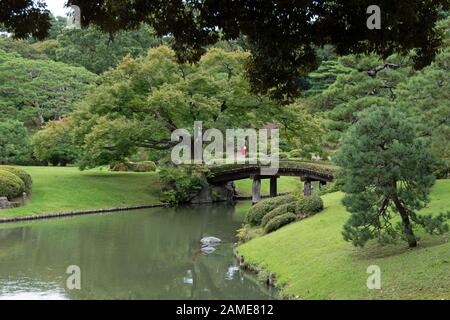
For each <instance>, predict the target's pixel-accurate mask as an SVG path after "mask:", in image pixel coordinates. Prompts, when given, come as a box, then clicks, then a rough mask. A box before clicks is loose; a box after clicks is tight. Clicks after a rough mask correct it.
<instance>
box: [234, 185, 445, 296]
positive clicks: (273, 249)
mask: <svg viewBox="0 0 450 320" xmlns="http://www.w3.org/2000/svg"><path fill="white" fill-rule="evenodd" d="M449 195H450V180H441V181H438V182H437V183H436V186H435V187H434V189H433V193H432V197H431V200H432V201H431V203H430V205H429V207H428V208H427V209H425V210H424V212H440V211H448V210H450V196H449ZM323 199H324V202H325V206H326V209H325V211H323V212H322V213H320V214H318V215H316V216H314V217H312V218H308V219H306V220H304V221H300V222H297V223H294V224H291V225H289V226H286V227H284V228H282V229H280V230H279V231H277V232H274V233H272V234H269V235H266V236H263V237H260V238H257V239H254V240H252V241H250V242H248V243H246V244H243V245H242V246H240V247H239V248H238V250H239V253H240V254H242V255H244V256H245V258H246V261H247V262H248V263H250V264H252V265H254V266H257V267H259V268H263V269H266V270H269V271H271V272H274V273H275V274H276V277H277V281H278V282H279V283H280V284H281V285H284V286H285V287H284V290H283V294H286V295H293V296H295V297H296V298H298V299H450V243H449V241H448V234H447V235H444V236H434V237H430V236H426V235H424V236H422V238H421V241H420V244H419V247H418V248H416V249H412V250H411V249H409V248H408V247H407V245H406V244H405V243H398V244H397V245H389V246H384V247H382V246H379V245H378V244H376V243H370V244H369V245H368V246H366V247H365V248H364V249H361V248H354V247H353V246H352V245H351V244H350V243H347V242H345V241H344V240H343V239H342V235H341V230H342V225H343V223H344V222H345V221H346V219H347V217H348V213H347V212H346V210H345V209H344V207H343V206H342V204H341V199H342V194H341V193H333V194H329V195H326V196H324V197H323ZM370 265H378V266H379V267H380V268H381V285H382V289H381V290H369V289H367V286H366V281H367V278H368V276H369V274H367V267H368V266H370Z"/></svg>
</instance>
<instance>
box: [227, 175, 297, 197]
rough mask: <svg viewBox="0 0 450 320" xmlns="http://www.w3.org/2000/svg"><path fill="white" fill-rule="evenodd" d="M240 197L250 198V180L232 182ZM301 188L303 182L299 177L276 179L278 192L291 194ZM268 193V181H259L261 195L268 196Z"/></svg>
mask: <svg viewBox="0 0 450 320" xmlns="http://www.w3.org/2000/svg"><path fill="white" fill-rule="evenodd" d="M234 183H235V184H236V188H237V190H238V192H239V194H240V195H243V196H251V195H252V180H251V179H244V180H238V181H235V182H234ZM302 188H303V182H301V181H300V178H299V177H280V178H279V179H278V192H280V193H281V192H292V191H295V190H301V189H302ZM269 193H270V180H269V179H263V180H262V181H261V194H263V195H268V194H269Z"/></svg>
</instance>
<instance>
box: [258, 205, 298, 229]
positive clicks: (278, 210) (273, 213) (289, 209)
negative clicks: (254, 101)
mask: <svg viewBox="0 0 450 320" xmlns="http://www.w3.org/2000/svg"><path fill="white" fill-rule="evenodd" d="M296 206H297V201H294V202H291V203H286V204H283V205H281V206H279V207H278V208H275V209H273V210H272V211H270V212H269V213H267V214H266V215H265V216H264V218H262V220H261V226H262V227H265V226H266V225H267V223H268V222H269V221H270V220H272V219H273V218H275V217H277V216H281V215H282V214H285V213H288V212H294V211H295V209H296Z"/></svg>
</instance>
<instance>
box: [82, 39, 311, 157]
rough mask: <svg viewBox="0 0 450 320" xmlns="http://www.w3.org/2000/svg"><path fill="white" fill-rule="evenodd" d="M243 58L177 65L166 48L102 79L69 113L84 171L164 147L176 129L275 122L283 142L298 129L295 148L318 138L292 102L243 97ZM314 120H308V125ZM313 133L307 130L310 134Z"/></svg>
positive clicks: (224, 56)
mask: <svg viewBox="0 0 450 320" xmlns="http://www.w3.org/2000/svg"><path fill="white" fill-rule="evenodd" d="M247 57H248V53H246V52H243V51H230V52H226V51H224V50H222V49H210V50H209V51H208V52H207V54H205V55H204V56H203V57H202V59H201V60H200V62H199V63H198V64H196V65H191V64H181V65H180V64H178V63H177V61H176V58H175V53H174V52H173V51H172V50H171V49H169V48H168V47H166V46H161V47H159V48H156V49H151V50H150V51H149V53H148V55H147V56H145V57H142V58H139V59H132V58H127V59H125V60H124V62H123V63H122V64H120V65H119V66H118V67H117V68H116V69H115V70H111V71H108V72H106V73H104V74H103V75H102V76H101V78H100V79H99V81H98V83H99V85H98V86H97V87H96V89H95V90H93V91H92V92H91V93H90V94H89V95H88V96H87V98H86V99H85V100H84V101H83V103H82V104H81V106H80V108H79V110H78V111H77V112H76V113H75V114H74V121H75V128H76V131H77V136H78V142H79V143H80V144H82V145H83V150H84V152H83V154H84V157H83V159H82V166H95V165H99V164H109V163H111V162H116V161H122V160H123V158H125V157H127V156H130V155H132V154H133V153H134V152H135V151H136V148H137V147H144V148H150V149H168V148H170V147H171V146H173V142H171V141H170V140H171V139H170V137H171V133H172V132H173V130H175V129H179V128H184V129H187V130H190V131H191V132H192V130H193V126H194V121H202V122H203V128H204V130H206V129H208V128H217V129H219V130H225V129H229V128H255V127H256V128H258V127H262V126H263V125H265V124H267V123H276V124H278V125H279V126H280V129H282V131H283V132H284V133H285V136H289V133H291V135H292V133H293V132H295V131H297V134H298V129H299V128H300V131H301V132H305V134H304V135H302V136H299V137H298V138H297V139H294V140H297V142H299V141H300V142H301V143H304V144H309V145H316V144H317V143H313V142H312V141H314V139H316V137H317V136H318V132H314V129H311V128H316V127H317V125H316V124H315V123H314V121H310V120H311V119H312V117H310V118H307V117H308V116H306V115H304V114H303V113H302V112H301V109H300V108H301V107H300V106H298V105H296V104H293V105H290V106H287V107H284V108H283V107H281V106H280V105H277V104H275V103H274V102H272V101H270V100H269V99H268V98H267V97H264V96H255V95H251V94H250V93H249V84H248V81H247V80H246V79H245V77H244V63H245V60H246V58H247ZM312 120H313V119H312ZM309 129H311V130H309Z"/></svg>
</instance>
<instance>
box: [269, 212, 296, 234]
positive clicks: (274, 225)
mask: <svg viewBox="0 0 450 320" xmlns="http://www.w3.org/2000/svg"><path fill="white" fill-rule="evenodd" d="M296 219H297V216H296V215H295V214H294V213H292V212H288V213H285V214H282V215H280V216H277V217H274V218H273V219H272V220H270V221H269V222H268V223H267V225H266V226H265V227H264V232H265V233H270V232H273V231H275V230H278V229H280V228H281V227H283V226H285V225H287V224H289V223H291V222H294V221H295V220H296Z"/></svg>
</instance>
